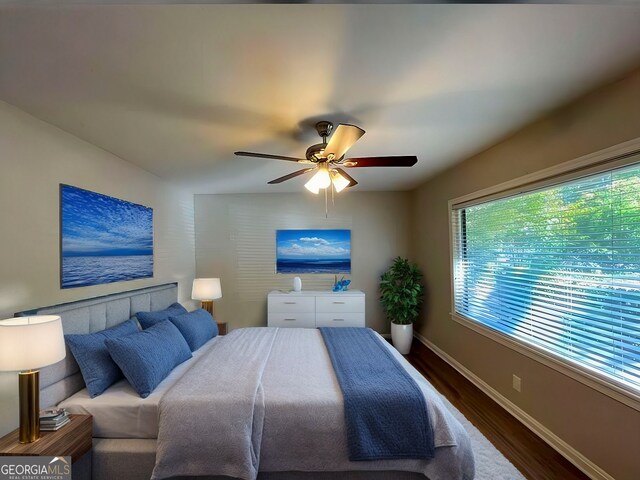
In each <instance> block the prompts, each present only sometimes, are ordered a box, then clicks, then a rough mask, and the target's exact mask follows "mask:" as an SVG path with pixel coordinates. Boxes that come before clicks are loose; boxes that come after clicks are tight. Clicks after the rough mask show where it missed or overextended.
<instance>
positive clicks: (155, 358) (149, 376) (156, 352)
mask: <svg viewBox="0 0 640 480" xmlns="http://www.w3.org/2000/svg"><path fill="white" fill-rule="evenodd" d="M105 344H106V345H107V349H108V350H109V354H110V355H111V358H113V360H114V361H115V362H116V364H118V366H119V367H120V369H121V370H122V372H123V373H124V376H125V378H126V379H127V380H128V381H129V383H130V384H131V386H132V387H133V388H134V389H135V391H136V392H138V394H139V395H140V396H141V397H142V398H146V397H148V396H149V394H150V393H151V392H153V390H154V389H155V388H156V387H157V386H158V384H159V383H160V382H162V380H164V379H165V378H166V376H167V375H169V373H170V372H171V370H173V369H174V368H175V367H176V366H177V365H180V364H181V363H182V362H184V361H185V360H188V359H190V358H191V350H189V345H188V344H187V342H186V340H185V339H184V337H183V336H182V334H181V333H180V330H178V329H177V328H176V326H175V325H174V324H173V323H171V322H170V321H169V320H163V321H162V322H158V323H156V324H155V325H153V326H151V327H149V328H147V329H146V330H142V331H141V332H138V333H136V334H135V335H128V336H126V337H120V338H113V339H109V340H107V341H106V342H105Z"/></svg>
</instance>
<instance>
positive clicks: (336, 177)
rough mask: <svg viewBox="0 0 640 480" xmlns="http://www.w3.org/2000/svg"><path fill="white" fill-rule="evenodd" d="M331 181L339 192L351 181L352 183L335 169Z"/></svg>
mask: <svg viewBox="0 0 640 480" xmlns="http://www.w3.org/2000/svg"><path fill="white" fill-rule="evenodd" d="M331 181H332V182H333V187H334V188H335V189H336V192H337V193H340V192H341V191H342V190H344V189H345V188H346V187H347V186H348V185H349V183H351V182H349V180H347V179H346V178H344V177H343V176H342V175H340V173H339V172H336V171H335V170H334V171H333V172H331Z"/></svg>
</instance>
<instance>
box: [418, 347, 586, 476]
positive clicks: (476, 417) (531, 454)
mask: <svg viewBox="0 0 640 480" xmlns="http://www.w3.org/2000/svg"><path fill="white" fill-rule="evenodd" d="M406 358H407V360H409V362H411V364H412V365H413V366H414V367H415V368H416V369H417V370H418V371H419V372H420V373H422V374H423V375H424V376H425V378H426V379H427V380H429V382H431V384H432V385H433V386H434V387H435V388H436V389H437V390H438V391H439V392H440V393H441V394H443V395H444V396H445V397H447V399H448V400H449V401H450V402H451V403H452V404H453V405H454V406H455V407H456V408H457V409H458V410H460V412H462V414H463V415H464V416H465V417H467V419H468V420H469V421H470V422H471V423H473V425H474V426H475V427H476V428H477V429H478V430H480V431H481V432H482V434H483V435H484V436H485V437H487V439H488V440H489V441H490V442H491V443H493V445H494V446H495V447H496V448H497V449H498V450H500V452H502V454H503V455H504V456H505V457H507V458H508V459H509V461H510V462H511V463H513V465H515V467H516V468H517V469H518V470H520V472H522V474H523V475H524V476H525V477H527V478H528V479H531V480H556V479H557V480H578V479H579V480H588V479H589V477H587V476H586V475H585V474H584V473H582V471H580V470H579V469H578V468H577V467H575V466H574V465H573V464H572V463H571V462H569V461H568V460H567V459H565V458H564V457H563V456H562V455H560V454H559V453H558V452H556V451H555V450H554V449H553V448H551V447H550V446H549V445H547V443H545V442H544V441H543V440H542V439H541V438H540V437H538V436H537V435H536V434H534V433H533V432H532V431H531V430H529V429H528V428H527V427H525V426H524V425H523V424H522V423H520V422H519V421H518V420H516V419H515V418H514V417H513V416H512V415H511V414H510V413H508V412H507V411H506V410H505V409H503V408H502V407H501V406H500V405H498V404H497V403H496V402H494V401H493V400H492V399H491V398H489V397H488V396H487V395H486V394H485V393H483V392H482V391H481V390H480V389H479V388H477V387H476V386H475V385H474V384H472V383H471V382H470V381H469V380H467V379H466V378H465V377H464V376H462V375H461V374H460V373H458V372H457V370H455V369H454V368H453V367H451V366H450V365H449V364H448V363H446V362H445V361H444V360H442V359H441V358H440V357H439V356H438V355H436V354H435V353H434V352H433V351H432V350H430V349H429V348H427V347H426V346H425V345H424V344H423V343H421V342H419V341H418V340H415V339H414V341H413V345H412V347H411V353H410V354H409V355H407V357H406Z"/></svg>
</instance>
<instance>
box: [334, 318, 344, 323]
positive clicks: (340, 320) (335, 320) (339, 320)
mask: <svg viewBox="0 0 640 480" xmlns="http://www.w3.org/2000/svg"><path fill="white" fill-rule="evenodd" d="M333 321H334V322H344V318H334V319H333Z"/></svg>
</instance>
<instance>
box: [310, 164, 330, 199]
mask: <svg viewBox="0 0 640 480" xmlns="http://www.w3.org/2000/svg"><path fill="white" fill-rule="evenodd" d="M329 185H331V177H329V170H327V167H326V166H324V165H320V167H319V169H318V171H317V172H316V174H315V175H314V176H313V177H311V180H309V181H308V182H307V183H305V184H304V186H305V187H306V189H307V190H309V191H310V192H313V193H316V194H317V193H318V192H319V191H320V189H321V188H327V187H328V186H329Z"/></svg>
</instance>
